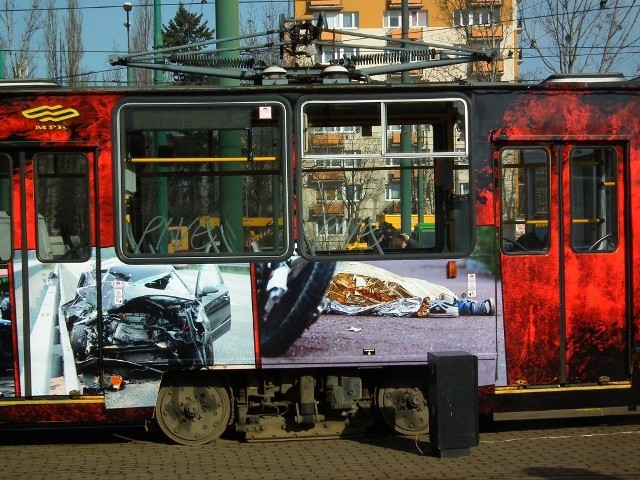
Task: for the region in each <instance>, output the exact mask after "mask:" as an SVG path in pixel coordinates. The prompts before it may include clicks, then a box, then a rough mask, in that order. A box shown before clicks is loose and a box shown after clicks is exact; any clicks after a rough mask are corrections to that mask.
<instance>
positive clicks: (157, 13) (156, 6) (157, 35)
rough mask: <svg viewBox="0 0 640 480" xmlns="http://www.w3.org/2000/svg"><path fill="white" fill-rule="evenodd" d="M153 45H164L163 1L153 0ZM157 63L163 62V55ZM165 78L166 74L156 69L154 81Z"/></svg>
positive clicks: (156, 46)
mask: <svg viewBox="0 0 640 480" xmlns="http://www.w3.org/2000/svg"><path fill="white" fill-rule="evenodd" d="M153 46H154V47H155V48H160V47H162V2H161V1H160V0H153ZM156 63H162V57H161V56H160V55H158V57H156ZM163 80H164V74H163V73H162V71H161V70H154V72H153V82H154V83H156V84H161V83H162V81H163Z"/></svg>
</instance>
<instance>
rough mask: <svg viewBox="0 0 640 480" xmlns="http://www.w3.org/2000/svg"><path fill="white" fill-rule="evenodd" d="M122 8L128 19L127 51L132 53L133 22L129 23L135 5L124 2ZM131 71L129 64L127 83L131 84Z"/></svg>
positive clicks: (125, 23) (126, 24) (126, 26)
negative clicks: (130, 32)
mask: <svg viewBox="0 0 640 480" xmlns="http://www.w3.org/2000/svg"><path fill="white" fill-rule="evenodd" d="M122 8H123V9H124V11H125V13H126V14H127V21H126V22H124V26H125V28H126V29H127V53H131V39H130V36H129V27H130V26H131V23H129V12H130V11H131V9H132V8H133V5H132V4H131V2H124V3H123V4H122ZM127 61H128V60H127ZM131 73H132V72H131V68H129V66H128V65H127V85H131V83H132V78H131Z"/></svg>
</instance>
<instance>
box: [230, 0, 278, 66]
mask: <svg viewBox="0 0 640 480" xmlns="http://www.w3.org/2000/svg"><path fill="white" fill-rule="evenodd" d="M244 12H245V13H244V14H242V13H241V14H240V35H242V36H244V37H248V38H246V39H243V40H242V46H243V47H245V48H246V49H247V50H249V56H250V57H251V58H252V59H253V60H255V61H261V62H264V64H265V65H266V66H272V65H280V64H281V63H282V58H281V55H280V48H279V47H278V46H277V45H276V44H277V42H278V40H279V39H278V36H279V35H278V34H277V33H271V34H268V35H261V36H253V35H256V34H258V33H262V32H269V31H276V30H278V28H279V26H280V25H279V19H280V15H281V13H283V12H282V11H281V8H279V7H278V6H277V5H276V4H275V3H274V2H272V1H269V2H268V3H266V4H265V5H263V6H261V7H260V11H258V10H257V9H256V7H255V4H253V3H251V4H249V5H248V6H247V8H246V9H245V10H244Z"/></svg>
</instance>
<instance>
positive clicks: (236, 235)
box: [215, 0, 244, 252]
mask: <svg viewBox="0 0 640 480" xmlns="http://www.w3.org/2000/svg"><path fill="white" fill-rule="evenodd" d="M215 5H216V6H215V12H216V38H217V39H224V38H232V37H237V36H238V34H239V31H240V28H239V18H240V7H239V2H238V0H216V2H215ZM239 46H240V41H239V40H229V41H227V42H220V43H218V44H217V48H220V49H230V48H236V49H237V48H238V47H239ZM238 56H239V52H238V51H237V50H236V51H228V52H221V53H220V57H221V58H238ZM219 84H220V85H221V86H228V87H235V86H239V85H240V81H239V80H237V79H231V78H221V79H220V80H219ZM219 140H220V143H219V144H220V155H221V156H223V157H239V156H241V154H242V151H241V132H240V131H238V130H233V131H222V132H220V138H219ZM242 169H243V165H242V164H241V163H239V162H222V164H221V165H220V171H221V172H222V173H227V174H228V173H231V172H237V173H238V175H223V176H222V178H221V180H220V224H221V225H222V226H223V228H224V232H225V235H226V239H227V241H228V242H229V245H230V246H231V249H232V250H233V251H234V252H240V251H242V249H243V245H244V242H243V228H242V227H243V222H242V215H243V213H242V212H243V208H242V206H243V202H242V199H243V196H242V191H243V182H242Z"/></svg>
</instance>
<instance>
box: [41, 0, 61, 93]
mask: <svg viewBox="0 0 640 480" xmlns="http://www.w3.org/2000/svg"><path fill="white" fill-rule="evenodd" d="M59 23H60V22H58V16H57V15H56V0H48V1H47V10H46V15H45V16H44V23H43V27H42V33H43V36H44V38H46V39H48V41H47V42H46V43H45V49H44V51H45V61H46V63H47V76H48V77H49V78H51V79H55V80H58V81H60V78H61V77H62V70H61V66H60V58H59V55H58V48H57V46H58V44H59V40H60V33H59V32H58V25H59Z"/></svg>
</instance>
